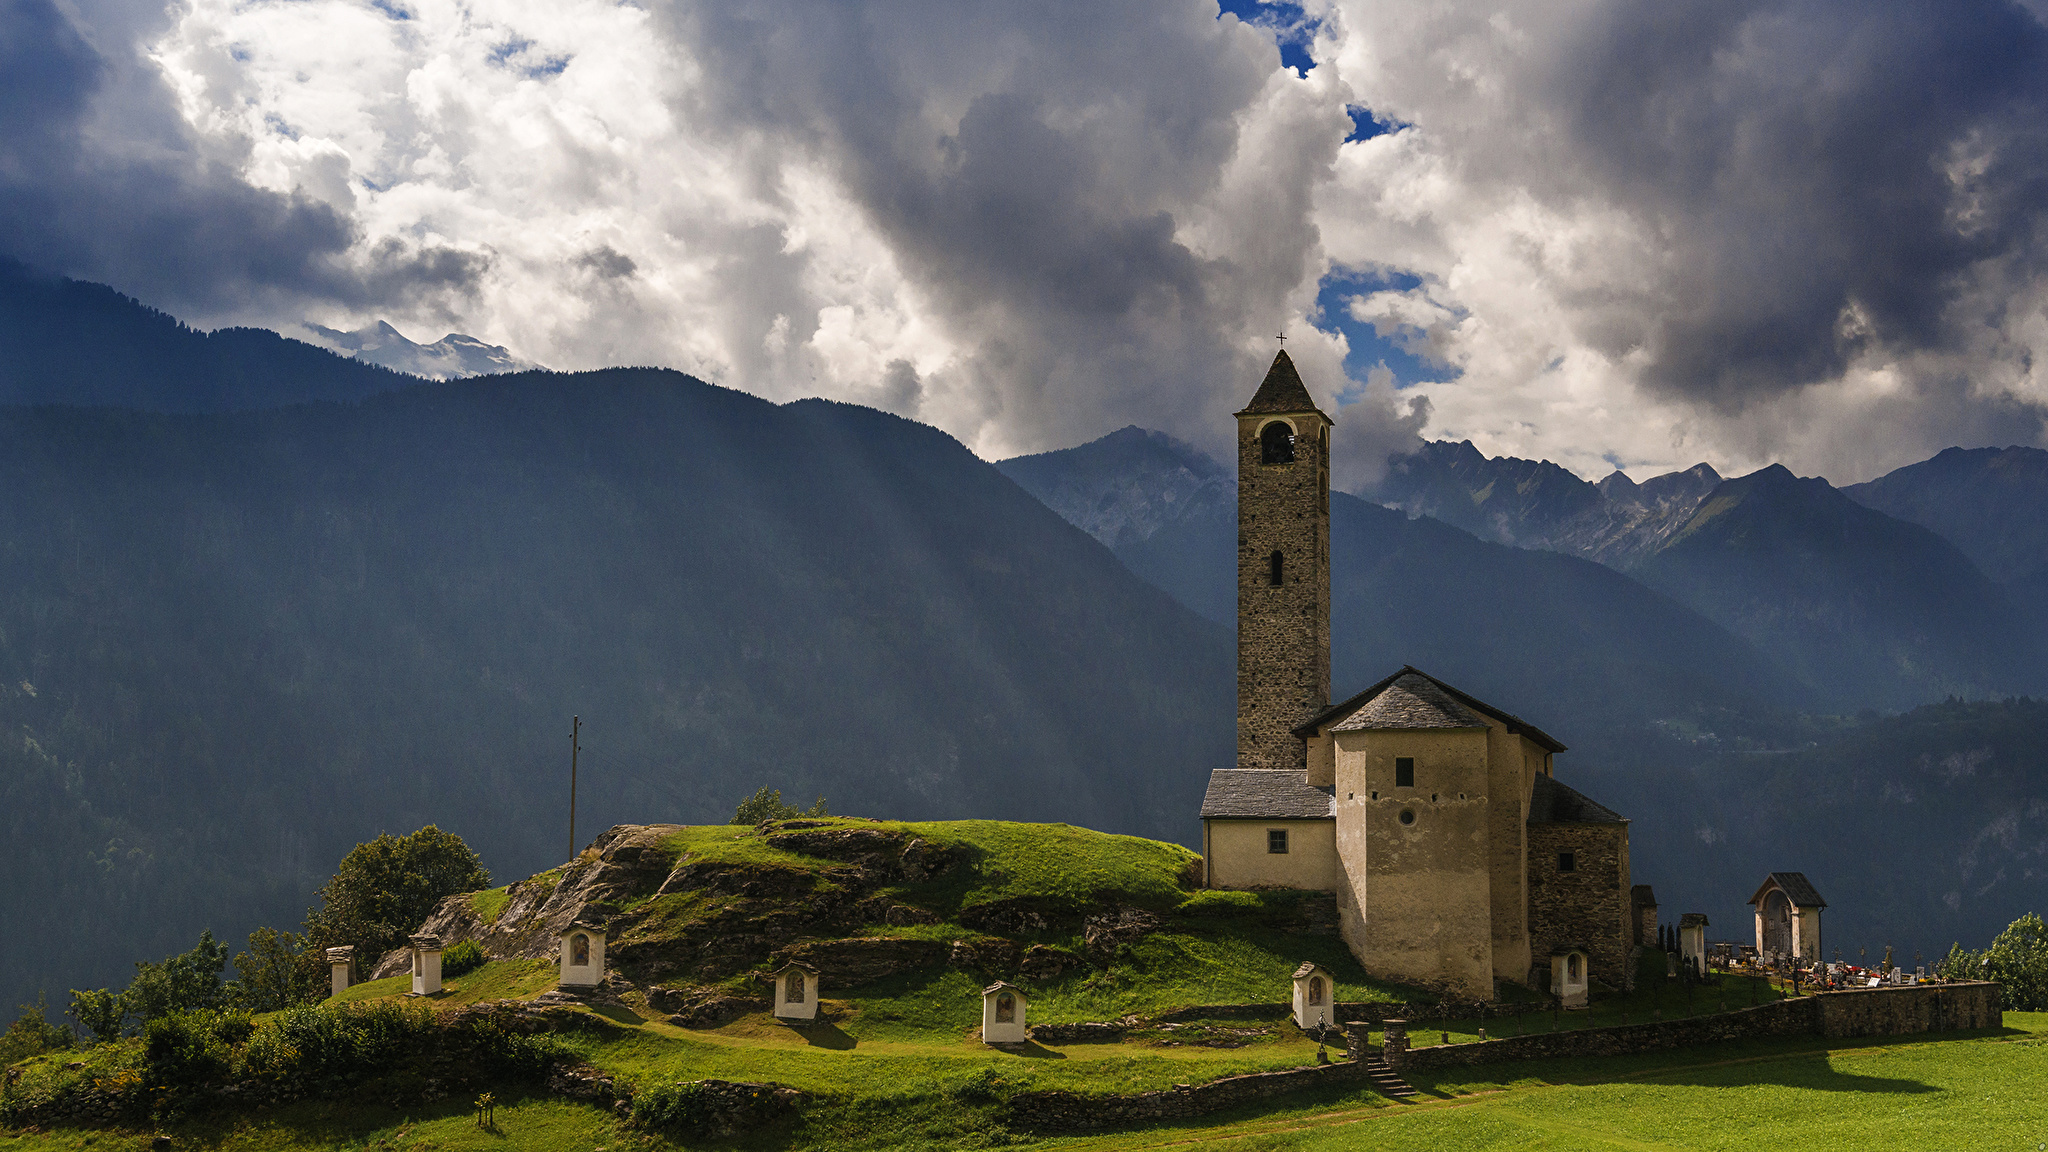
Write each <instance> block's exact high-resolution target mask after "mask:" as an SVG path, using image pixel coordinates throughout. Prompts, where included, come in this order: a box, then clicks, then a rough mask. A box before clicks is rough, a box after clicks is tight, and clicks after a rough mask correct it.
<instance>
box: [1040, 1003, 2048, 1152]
mask: <svg viewBox="0 0 2048 1152" xmlns="http://www.w3.org/2000/svg"><path fill="white" fill-rule="evenodd" d="M2005 1020H2006V1028H2005V1030H2004V1031H2003V1032H1998V1033H1949V1034H1946V1035H1945V1036H1942V1037H1938V1038H1927V1039H1917V1038H1900V1039H1902V1040H1906V1041H1907V1042H1903V1043H1902V1042H1899V1040H1891V1041H1881V1042H1869V1043H1854V1042H1845V1043H1838V1044H1837V1045H1835V1046H1834V1047H1832V1048H1829V1047H1823V1046H1821V1045H1820V1044H1818V1043H1817V1042H1815V1041H1811V1040H1806V1041H1801V1040H1780V1041H1771V1042H1760V1043H1755V1044H1724V1045H1714V1046H1711V1047H1707V1048H1702V1049H1693V1050H1688V1051H1681V1052H1667V1053H1658V1054H1656V1055H1655V1056H1654V1057H1624V1058H1614V1059H1608V1060H1581V1061H1563V1062H1555V1063H1538V1062H1533V1061H1532V1062H1530V1063H1527V1064H1519V1065H1497V1066H1494V1067H1492V1068H1485V1069H1467V1070H1462V1071H1461V1073H1460V1074H1459V1075H1458V1076H1457V1077H1455V1078H1445V1079H1437V1080H1429V1079H1425V1078H1420V1077H1418V1078H1417V1087H1419V1088H1424V1089H1425V1094H1426V1102H1425V1103H1422V1104H1418V1105H1406V1106H1400V1107H1395V1108H1383V1109H1371V1110H1367V1109H1358V1108H1351V1107H1345V1106H1341V1105H1340V1106H1338V1107H1334V1108H1331V1107H1325V1108H1323V1109H1319V1110H1315V1111H1296V1112H1291V1113H1274V1114H1269V1115H1267V1116H1264V1117H1259V1118H1256V1119H1250V1120H1247V1121H1246V1122H1243V1123H1240V1124H1237V1125H1232V1126H1228V1127H1218V1126H1214V1125H1210V1124H1207V1123H1203V1124H1191V1125H1182V1126H1177V1127H1173V1128H1167V1129H1154V1130H1150V1131H1146V1132H1141V1133H1126V1134H1120V1135H1114V1136H1103V1137H1095V1138H1090V1139H1083V1140H1063V1141H1056V1142H1054V1143H1055V1145H1056V1146H1058V1147H1061V1148H1067V1149H1073V1150H1075V1152H1081V1150H1089V1152H1108V1150H1111V1149H1138V1148H1157V1147H1164V1146H1166V1145H1167V1144H1169V1143H1174V1144H1181V1143H1199V1144H1201V1145H1202V1146H1203V1147H1204V1148H1217V1149H1224V1150H1227V1152H1266V1150H1275V1152H1277V1150H1281V1149H1286V1150H1289V1152H1340V1150H1349V1149H1366V1148H1370V1149H1374V1150H1375V1152H1382V1150H1383V1152H1439V1150H1441V1149H1444V1148H1459V1149H1481V1150H1484V1149H1504V1150H1505V1149H1514V1150H1515V1152H1544V1150H1553V1149H1554V1150H1559V1152H1564V1150H1571V1152H1579V1150H1583V1149H1596V1148H1630V1149H1687V1150H1700V1152H1722V1150H1725V1152H1747V1150H1750V1149H1754V1148H1758V1147H1778V1146H1794V1147H1802V1148H1855V1149H1891V1148H1899V1149H1922V1148H1943V1149H1947V1148H1963V1149H1975V1148H1987V1149H1989V1148H1999V1149H2005V1148H2009V1149H2015V1150H2017V1149H2032V1148H2035V1147H2036V1146H2037V1145H2038V1144H2040V1143H2042V1142H2048V1119H2044V1117H2048V1013H2024V1012H2008V1013H2006V1014H2005Z"/></svg>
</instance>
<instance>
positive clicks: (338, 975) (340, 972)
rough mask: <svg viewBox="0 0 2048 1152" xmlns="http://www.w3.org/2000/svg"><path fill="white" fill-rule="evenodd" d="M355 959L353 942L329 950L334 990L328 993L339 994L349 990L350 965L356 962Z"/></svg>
mask: <svg viewBox="0 0 2048 1152" xmlns="http://www.w3.org/2000/svg"><path fill="white" fill-rule="evenodd" d="M355 959H356V949H355V945H353V944H350V945H347V946H346V947H342V948H329V949H328V950H327V967H328V968H329V970H331V971H332V972H333V975H334V980H333V988H334V990H333V991H332V992H330V993H328V995H330V996H339V995H341V994H342V993H343V992H346V991H348V970H349V967H350V965H352V964H354V963H355Z"/></svg>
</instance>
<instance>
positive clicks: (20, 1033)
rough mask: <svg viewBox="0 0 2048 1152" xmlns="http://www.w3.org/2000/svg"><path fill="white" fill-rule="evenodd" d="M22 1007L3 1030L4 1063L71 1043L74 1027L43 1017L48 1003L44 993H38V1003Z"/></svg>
mask: <svg viewBox="0 0 2048 1152" xmlns="http://www.w3.org/2000/svg"><path fill="white" fill-rule="evenodd" d="M20 1008H21V1015H20V1016H17V1017H15V1020H14V1023H13V1024H11V1025H9V1026H8V1029H7V1031H6V1032H5V1033H0V1067H4V1066H5V1065H8V1064H12V1063H14V1062H15V1061H16V1060H22V1059H25V1058H27V1057H30V1056H38V1055H41V1054H42V1053H44V1052H55V1051H56V1050H58V1049H59V1048H69V1047H71V1039H72V1037H71V1029H69V1028H66V1027H64V1026H63V1025H62V1024H52V1023H50V1022H49V1021H48V1020H45V1019H44V1018H43V1012H44V1010H45V1008H46V1005H45V1004H44V1001H43V998H42V997H41V996H37V997H36V1002H35V1003H33V1004H23V1005H20Z"/></svg>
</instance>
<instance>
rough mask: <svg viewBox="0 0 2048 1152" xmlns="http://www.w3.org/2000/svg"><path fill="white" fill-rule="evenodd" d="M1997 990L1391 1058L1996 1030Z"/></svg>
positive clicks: (1984, 986) (1800, 1003) (1904, 994)
mask: <svg viewBox="0 0 2048 1152" xmlns="http://www.w3.org/2000/svg"><path fill="white" fill-rule="evenodd" d="M2001 991H2002V989H2001V988H2000V987H1999V986H1998V985H1997V984H1992V983H1968V984H1925V985H1918V986H1914V987H1905V988H1858V989H1852V990H1850V991H1846V992H1823V993H1821V994H1819V995H1815V996H1803V997H1799V998H1797V999H1792V1000H1778V1001H1775V1002H1773V1003H1770V1004H1760V1005H1758V1006H1757V1007H1754V1008H1743V1009H1739V1010H1737V1011H1734V1012H1720V1013H1715V1014H1713V1015H1708V1016H1692V1017H1688V1018H1686V1019H1682V1020H1659V1021H1654V1022H1651V1023H1648V1024H1624V1025H1619V1026H1616V1027H1611V1028H1577V1029H1572V1030H1569V1031H1564V1032H1538V1033H1534V1034H1532V1035H1528V1036H1510V1037H1507V1038H1505V1039H1500V1040H1486V1041H1482V1042H1474V1043H1470V1044H1438V1045H1432V1046H1430V1047H1427V1048H1410V1049H1409V1050H1408V1051H1406V1052H1389V1053H1388V1056H1387V1062H1388V1063H1389V1064H1390V1065H1392V1066H1393V1067H1394V1068H1395V1069H1396V1070H1399V1071H1414V1070H1417V1069H1426V1068H1452V1067H1462V1066H1466V1065H1472V1064H1498V1063H1505V1062H1508V1061H1514V1060H1538V1059H1566V1058H1570V1057H1579V1056H1626V1055H1629V1054H1631V1053H1636V1052H1656V1051H1662V1050H1665V1049H1670V1048H1689V1047H1691V1046H1693V1045H1695V1044H1712V1043H1715V1042H1717V1041H1722V1040H1755V1039H1762V1038H1768V1037H1773V1036H1812V1037H1816V1038H1822V1039H1843V1038H1849V1037H1855V1036H1908V1035H1913V1034H1916V1033H1923V1032H1945V1031H1951V1030H1954V1029H1960V1028H1997V1027H1999V1026H2000V1024H2001V1023H2002V1022H2003V1019H2004V1017H2003V1014H2002V1012H2001V1010H2000V994H2001Z"/></svg>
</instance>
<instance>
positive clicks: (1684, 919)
mask: <svg viewBox="0 0 2048 1152" xmlns="http://www.w3.org/2000/svg"><path fill="white" fill-rule="evenodd" d="M1678 926H1679V927H1680V928H1705V927H1706V926H1707V914H1706V913H1705V912H1687V913H1686V914H1685V915H1683V916H1680V917H1679V918H1678Z"/></svg>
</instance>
